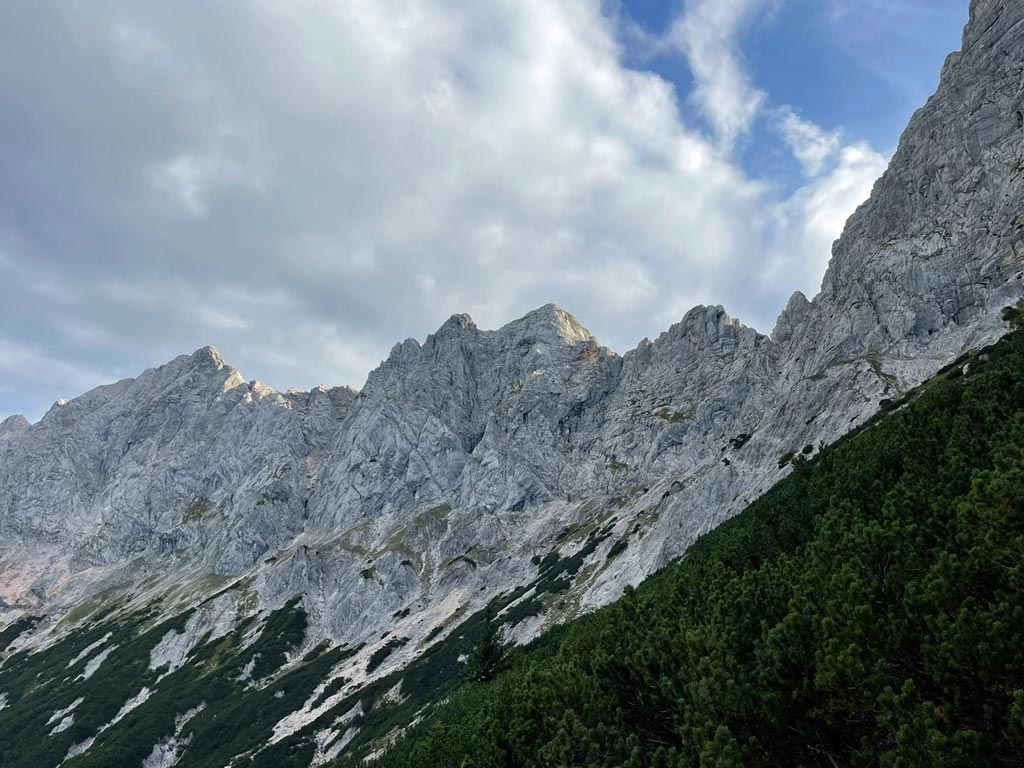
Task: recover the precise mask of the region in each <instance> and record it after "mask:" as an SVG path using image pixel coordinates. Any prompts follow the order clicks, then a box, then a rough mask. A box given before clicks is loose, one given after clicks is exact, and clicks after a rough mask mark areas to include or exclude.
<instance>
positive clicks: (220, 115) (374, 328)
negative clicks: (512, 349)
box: [0, 0, 968, 420]
mask: <svg viewBox="0 0 1024 768" xmlns="http://www.w3.org/2000/svg"><path fill="white" fill-rule="evenodd" d="M967 6H968V2H967V0H662V1H660V2H657V1H655V0H605V1H604V2H601V1H600V0H489V1H488V2H486V3H482V2H479V1H478V0H213V1H212V2H210V1H207V0H180V2H174V3H168V2H165V1H164V0H131V1H130V2H129V1H127V0H125V1H123V2H115V1H114V0H88V2H86V1H85V0H31V1H30V0H14V1H13V2H7V3H2V4H0V419H2V418H3V417H5V416H7V415H9V414H12V413H24V414H25V415H27V416H28V417H29V419H30V420H37V419H38V418H40V417H41V416H42V415H43V413H45V411H46V410H47V409H48V408H49V407H50V405H51V404H52V403H53V402H54V401H55V400H57V399H59V398H64V399H70V398H72V397H74V396H77V395H78V394H81V393H82V392H84V391H86V390H88V389H90V388H92V387H94V386H97V385H99V384H102V383H107V382H110V381H115V380H118V379H121V378H125V377H128V376H135V375H138V373H140V372H141V371H142V370H144V369H145V368H148V367H152V366H155V365H159V364H161V363H163V362H166V361H167V360H169V359H171V358H172V357H174V356H176V355H179V354H184V353H189V352H191V351H193V350H194V349H197V348H199V347H201V346H204V345H207V344H212V345H213V346H216V347H217V348H218V349H219V350H220V352H221V354H222V355H223V356H224V358H225V359H226V360H227V361H228V362H230V363H231V364H232V365H235V366H236V367H238V368H239V369H241V371H242V372H243V374H244V375H246V376H247V377H249V378H256V379H259V380H261V381H263V382H265V383H267V384H269V385H271V386H274V387H276V388H279V389H282V390H283V389H287V388H290V387H293V386H297V387H300V388H303V389H307V388H309V387H312V386H316V385H318V384H325V385H328V386H334V385H341V384H349V385H352V386H355V387H359V386H361V385H362V383H363V382H364V380H365V378H366V375H367V373H368V372H369V371H370V370H372V369H373V368H375V367H376V366H377V365H378V364H379V362H380V361H381V360H382V359H383V358H385V357H386V356H387V354H388V352H389V350H390V348H391V346H392V345H393V344H394V343H395V342H397V341H401V340H403V339H405V338H408V337H414V338H418V339H421V340H422V339H423V338H424V337H425V336H426V335H427V334H429V333H431V332H432V331H434V330H435V329H436V328H438V327H439V326H440V325H441V324H442V323H443V322H444V320H445V319H446V318H447V317H449V316H450V315H451V314H454V313H457V312H468V313H469V314H470V315H471V316H472V317H473V318H474V320H475V321H476V323H477V324H478V325H479V326H480V327H481V328H496V327H499V326H501V325H502V324H504V323H506V322H508V321H510V320H513V319H515V318H516V317H519V316H521V315H523V314H525V313H526V312H528V311H529V310H531V309H534V308H536V307H539V306H541V305H543V304H546V303H548V302H555V303H557V304H558V305H560V306H562V307H563V308H565V309H566V310H568V311H569V312H571V313H573V314H574V315H575V316H576V317H577V318H578V319H579V320H580V322H581V323H583V324H584V325H585V326H587V327H588V328H589V329H590V330H591V331H592V332H593V333H594V334H595V335H596V336H597V338H598V339H599V340H600V341H601V342H602V343H603V344H606V345H607V346H609V347H610V348H612V349H614V350H616V351H618V352H625V351H627V350H628V349H630V348H632V347H634V346H635V345H636V344H637V342H638V341H640V340H641V339H642V338H644V337H650V338H654V337H655V336H657V335H658V334H659V333H660V332H661V331H663V330H665V329H666V328H667V327H668V326H669V325H671V324H672V323H674V322H677V321H678V320H679V319H680V318H681V317H682V316H683V315H684V314H685V313H686V311H687V310H689V309H690V308H691V307H693V306H695V305H697V304H722V305H724V306H725V307H726V309H727V310H728V311H729V312H730V314H732V315H733V316H734V317H738V318H740V319H741V320H743V321H744V322H745V323H747V324H748V325H752V326H753V327H755V328H757V329H759V330H760V331H762V332H764V333H769V332H770V331H771V328H772V326H773V325H774V322H775V319H776V317H777V316H778V313H779V312H780V311H781V309H782V308H783V306H784V305H785V303H786V301H787V299H788V297H789V296H790V295H791V294H792V293H793V292H794V291H796V290H802V291H804V292H805V293H806V294H807V295H808V296H813V295H814V294H815V293H816V292H817V290H818V287H819V285H820V282H821V278H822V276H823V274H824V271H825V269H826V267H827V264H828V259H829V255H830V248H831V243H832V242H833V241H834V240H835V238H836V237H838V236H839V234H840V233H841V231H842V227H843V223H844V221H845V220H846V218H847V217H848V215H849V214H850V213H852V212H853V210H854V209H855V208H856V206H857V205H858V204H860V203H861V202H863V201H864V200H865V199H866V198H867V196H868V194H869V193H870V190H871V185H872V183H873V182H874V180H875V179H876V178H877V177H878V176H879V175H880V174H881V173H882V172H883V170H884V169H885V165H886V163H887V161H888V158H890V157H891V155H892V153H893V152H894V151H895V148H896V146H897V142H898V140H899V136H900V133H901V132H902V130H903V128H904V126H905V125H906V122H907V120H908V119H909V118H910V116H911V114H912V113H913V111H914V110H915V109H916V108H917V107H919V106H921V105H922V104H923V103H924V101H925V100H926V99H927V98H928V96H929V95H930V94H931V93H932V91H933V90H934V88H935V86H936V85H937V83H938V76H939V71H940V68H941V66H942V63H943V60H944V58H945V56H946V55H947V54H948V53H949V52H951V51H953V50H956V49H957V48H959V45H960V34H961V30H962V27H963V24H964V23H965V22H966V19H967V12H968V8H967Z"/></svg>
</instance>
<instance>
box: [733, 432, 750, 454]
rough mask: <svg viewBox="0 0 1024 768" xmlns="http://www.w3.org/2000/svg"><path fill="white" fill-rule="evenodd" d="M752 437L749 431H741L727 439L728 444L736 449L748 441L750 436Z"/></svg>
mask: <svg viewBox="0 0 1024 768" xmlns="http://www.w3.org/2000/svg"><path fill="white" fill-rule="evenodd" d="M752 437H753V435H751V434H750V433H748V432H743V433H741V434H739V435H736V437H734V438H732V439H731V440H730V441H729V445H731V446H732V447H733V449H734V450H737V451H738V450H739V449H740V448H742V447H743V446H744V445H746V444H747V443H749V442H750V438H752Z"/></svg>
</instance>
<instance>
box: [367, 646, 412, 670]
mask: <svg viewBox="0 0 1024 768" xmlns="http://www.w3.org/2000/svg"><path fill="white" fill-rule="evenodd" d="M408 642H409V638H408V637H393V638H391V640H389V641H388V642H387V643H385V644H384V645H382V646H381V647H380V648H378V649H377V650H376V651H374V652H373V653H371V654H370V660H369V661H368V662H367V664H366V674H370V673H371V672H373V671H374V670H375V669H377V667H379V666H380V665H381V664H383V663H384V661H385V659H387V657H388V656H390V655H391V654H392V652H393V651H395V650H396V649H397V648H401V647H402V646H403V645H405V644H406V643H408Z"/></svg>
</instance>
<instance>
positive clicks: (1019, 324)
mask: <svg viewBox="0 0 1024 768" xmlns="http://www.w3.org/2000/svg"><path fill="white" fill-rule="evenodd" d="M1003 321H1004V322H1006V323H1008V324H1009V326H1010V330H1011V331H1014V332H1015V333H1017V334H1018V337H1017V341H1018V342H1019V341H1024V336H1020V335H1019V334H1020V333H1022V332H1024V299H1022V300H1021V301H1018V302H1017V303H1016V304H1015V305H1014V306H1012V307H1005V308H1004V309H1003Z"/></svg>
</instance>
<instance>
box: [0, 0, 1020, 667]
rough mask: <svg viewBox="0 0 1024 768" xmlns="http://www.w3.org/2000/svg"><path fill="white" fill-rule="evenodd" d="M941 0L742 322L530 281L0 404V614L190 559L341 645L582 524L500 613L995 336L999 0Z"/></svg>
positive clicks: (420, 616)
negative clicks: (273, 380) (378, 339)
mask: <svg viewBox="0 0 1024 768" xmlns="http://www.w3.org/2000/svg"><path fill="white" fill-rule="evenodd" d="M971 14H972V21H971V23H970V25H969V26H968V27H967V29H966V31H965V36H964V46H963V50H962V51H961V52H960V53H957V54H953V55H952V56H951V57H950V58H949V60H948V62H947V64H946V66H945V68H944V70H943V73H942V80H941V84H940V86H939V89H938V91H937V93H936V94H935V96H933V97H932V99H931V100H929V102H928V104H927V105H926V106H925V107H923V108H922V109H921V110H920V111H919V112H918V113H917V114H916V115H915V116H914V118H913V120H912V121H911V124H910V126H909V127H908V129H907V131H906V134H905V135H904V137H903V140H902V141H901V143H900V147H899V150H898V151H897V153H896V155H895V157H894V158H893V161H892V165H891V167H890V168H889V170H888V171H887V172H886V174H885V175H884V176H883V177H882V178H881V179H880V180H879V181H878V183H877V184H876V186H875V189H874V192H873V194H872V196H871V199H870V200H869V201H868V202H867V203H865V204H864V205H863V206H862V207H861V208H860V209H859V210H858V211H857V212H856V213H855V214H854V216H853V217H852V218H851V219H850V221H849V223H848V224H847V228H846V231H845V233H844V235H843V237H842V238H841V239H840V240H839V241H838V242H837V243H836V245H835V248H834V253H833V258H832V261H831V264H830V266H829V269H828V273H827V274H826V276H825V279H824V283H823V286H822V290H821V293H820V294H819V295H818V296H817V297H815V298H814V299H813V300H808V299H807V298H806V297H804V296H803V295H802V294H796V295H794V296H793V298H792V299H791V300H790V302H789V304H788V305H787V307H786V308H785V310H784V311H783V312H782V314H781V315H780V317H779V320H778V323H777V325H776V328H775V329H774V331H773V333H772V334H771V336H770V337H768V336H763V335H761V334H759V333H757V332H756V331H754V330H753V329H751V328H748V327H745V326H744V325H742V324H741V323H739V322H738V321H736V320H733V319H732V318H730V317H729V315H728V314H727V313H726V312H725V310H724V309H723V308H722V307H697V308H695V309H693V310H691V311H690V312H689V313H688V314H687V315H686V316H685V317H684V318H683V319H682V320H681V321H680V322H679V323H678V324H676V325H674V326H673V327H672V328H670V329H669V330H667V331H666V332H665V333H663V334H661V336H660V337H659V338H658V339H656V340H654V341H653V342H652V341H644V342H643V343H641V344H640V345H639V346H638V347H637V349H635V350H632V351H630V352H627V353H626V354H625V355H622V356H621V357H620V356H619V355H617V354H615V353H614V352H611V351H610V350H608V349H606V348H604V347H602V346H600V344H599V343H598V342H597V341H596V340H595V339H594V338H593V337H592V336H591V334H590V333H589V332H588V331H587V330H586V329H585V328H583V327H582V326H581V325H580V324H579V323H578V322H576V320H575V319H573V318H572V317H571V316H570V315H568V314H567V313H566V312H564V311H562V310H561V309H559V308H557V307H554V306H552V305H549V306H546V307H542V308H540V309H538V310H536V311H534V312H531V313H530V314H528V315H526V316H525V317H523V318H521V319H519V320H517V321H515V322H513V323H510V324H509V325H507V326H505V327H503V328H501V329H499V330H496V331H482V330H480V329H479V328H477V327H476V326H475V325H474V323H473V321H472V320H471V319H470V318H469V317H468V316H465V315H456V316H454V317H452V318H451V319H450V320H449V321H448V322H446V323H445V324H444V325H443V326H442V327H441V328H440V329H438V331H437V332H436V333H435V334H433V335H432V336H429V337H428V338H427V339H426V341H425V342H423V343H422V344H420V343H418V342H416V341H414V340H411V339H410V340H408V341H405V342H403V343H401V344H397V345H396V346H395V347H394V349H393V350H392V352H391V354H390V356H389V357H388V359H387V360H386V361H385V362H384V363H382V364H381V366H380V367H379V368H378V369H377V370H376V371H374V372H373V373H372V374H371V375H370V377H369V380H368V381H367V384H366V387H365V388H364V389H363V391H362V392H359V393H356V392H354V391H352V390H349V389H343V388H339V389H330V390H325V389H318V390H314V391H312V392H305V393H299V392H289V393H279V392H275V391H273V390H271V389H269V388H267V387H264V386H262V385H260V384H259V383H258V382H246V381H245V380H244V379H243V377H242V376H241V374H239V372H238V371H236V370H234V369H233V368H231V367H230V366H228V365H226V364H225V363H224V361H223V360H221V359H220V357H219V355H217V353H216V352H215V351H214V350H212V349H209V348H207V349H203V350H199V351H198V352H196V353H194V354H193V355H191V356H187V357H180V358H177V359H175V360H172V361H171V362H170V363H168V364H167V365H165V366H162V367H160V368H157V369H153V370H150V371H146V372H145V373H143V374H142V375H141V376H140V377H138V378H137V379H134V380H126V381H122V382H119V383H117V384H113V385H110V386H107V387H101V388H99V389H96V390H94V391H92V392H90V393H87V394H86V395H83V396H82V397H80V398H78V399H76V400H73V401H71V402H69V403H58V404H56V405H55V406H54V407H53V408H52V409H51V410H50V412H48V413H47V414H46V416H45V417H44V418H43V419H42V420H41V421H40V422H39V423H38V424H34V425H29V424H28V423H27V422H26V421H25V420H24V419H20V418H18V417H12V418H11V419H8V420H6V421H4V422H3V423H2V424H0V568H3V569H5V570H4V576H3V577H0V578H3V579H4V581H5V586H4V588H3V589H2V590H0V612H2V611H3V610H4V609H6V610H9V611H10V610H22V609H25V610H28V609H31V610H33V611H35V612H39V611H40V610H43V611H50V612H52V613H53V614H54V615H57V614H59V612H60V611H62V610H64V609H66V608H67V607H69V606H71V605H74V604H75V603H76V602H77V601H81V600H83V599H85V598H86V597H88V596H89V595H91V594H94V593H95V592H96V590H98V589H99V588H101V587H108V586H110V585H111V584H115V585H118V586H120V587H123V588H125V589H129V590H130V589H132V588H136V587H137V585H138V584H139V583H140V582H141V581H142V577H143V576H145V577H152V578H156V579H158V580H162V581H160V583H161V584H163V585H164V588H169V586H168V585H171V584H174V583H175V582H176V581H182V580H183V579H185V578H186V577H188V578H194V577H196V576H197V575H199V574H203V573H206V572H209V571H215V572H217V573H219V574H222V575H232V576H236V575H245V576H246V579H247V582H246V583H247V584H250V585H251V588H252V589H253V590H255V592H256V593H257V594H258V595H259V597H260V599H261V601H262V602H263V603H264V604H266V605H279V604H280V603H281V602H283V601H284V600H287V599H288V598H290V597H291V596H292V595H294V594H297V593H301V594H303V595H304V596H305V603H306V605H307V608H308V610H309V611H310V613H311V615H312V616H313V617H314V620H315V621H314V628H313V633H314V634H317V635H318V636H329V637H330V638H331V639H333V640H335V641H338V642H348V641H360V642H361V641H370V644H369V645H368V646H367V650H366V652H367V653H369V652H371V651H372V650H373V648H374V645H373V643H375V642H378V643H379V642H380V641H379V640H377V638H379V637H380V634H381V632H382V631H383V630H395V631H401V633H402V634H403V636H407V637H410V638H412V639H414V640H419V639H421V638H422V636H423V635H425V634H426V632H427V631H428V630H429V629H430V628H431V627H432V626H436V624H437V619H438V618H441V619H443V618H445V617H446V616H449V615H451V614H454V613H457V610H458V608H459V607H460V606H470V607H476V606H479V605H481V604H482V603H483V602H484V601H486V600H487V599H489V598H490V597H491V596H494V595H495V594H498V593H500V592H504V591H508V590H510V589H512V588H514V587H517V586H520V585H523V584H527V583H529V582H530V581H532V580H533V579H534V578H535V577H536V575H537V567H536V565H535V558H536V557H537V556H538V555H539V556H544V555H545V554H548V553H549V552H552V551H556V550H557V551H559V552H561V553H562V554H563V555H568V554H571V553H573V552H576V551H579V550H580V548H581V547H583V546H584V543H585V540H586V536H587V535H588V532H593V531H594V530H596V529H597V528H600V529H601V530H602V531H604V534H603V536H602V538H601V541H600V543H599V545H598V546H596V548H594V549H593V550H592V551H591V552H590V553H589V554H588V556H587V557H586V559H585V563H584V565H583V566H582V567H581V568H580V569H579V571H578V572H577V573H576V575H575V578H574V580H573V583H572V587H571V589H570V590H569V591H568V593H566V594H565V595H562V596H561V597H559V598H558V599H557V600H555V599H550V600H549V599H546V598H545V601H544V603H545V607H546V609H547V611H546V613H542V614H541V615H539V616H535V617H532V618H529V619H527V620H525V621H523V622H521V623H519V624H517V625H515V626H512V625H511V624H510V626H509V627H508V628H507V632H508V634H509V636H510V637H513V638H516V639H523V638H527V637H530V636H533V635H534V634H536V633H537V632H538V631H539V630H540V629H541V628H542V627H543V626H544V625H545V624H546V623H548V622H551V621H556V620H560V619H564V618H566V617H567V616H571V615H573V614H574V613H576V612H578V611H581V610H586V609H588V608H590V607H593V606H596V605H600V604H602V603H605V602H607V601H609V600H612V599H614V598H615V597H617V596H618V595H619V594H620V593H621V591H622V590H623V589H624V587H625V586H626V585H628V584H635V583H637V582H638V581H639V580H641V579H643V578H644V577H645V576H647V575H649V574H650V573H651V572H653V571H654V570H656V569H657V568H659V567H661V566H662V565H664V564H665V563H666V562H667V561H668V560H670V559H671V558H673V557H675V556H677V555H679V554H680V553H682V552H683V551H684V550H685V549H686V547H687V546H688V545H689V544H690V543H691V542H692V541H693V540H694V538H695V537H696V536H697V535H699V534H700V533H702V532H703V531H705V530H707V529H708V528H710V527H712V526H713V525H715V524H717V523H718V522H720V521H721V520H723V519H725V518H726V517H728V516H729V515H732V514H734V513H736V512H738V511H739V510H740V509H742V508H743V506H744V505H745V504H746V503H747V502H749V501H750V500H752V499H753V498H754V497H756V496H757V495H758V494H759V493H761V492H763V491H764V490H765V489H766V488H767V487H769V486H770V485H771V484H772V483H774V482H775V481H776V480H777V479H778V478H779V477H780V476H781V475H782V474H783V473H784V472H786V471H787V469H786V468H785V467H782V468H780V460H781V459H783V458H784V457H785V456H786V455H787V454H790V453H792V452H800V451H802V450H805V448H806V449H807V450H811V451H813V450H814V449H815V446H817V445H818V444H819V443H820V442H821V441H826V442H827V441H831V440H834V439H836V438H837V437H839V436H840V435H842V434H843V433H845V432H846V431H848V430H849V429H850V428H851V427H852V426H854V425H855V424H856V423H858V422H860V421H862V420H864V419H865V418H867V417H868V416H870V415H871V414H873V413H874V412H875V411H876V410H877V408H878V405H879V401H880V400H881V399H882V398H886V397H893V396H894V395H896V394H898V393H899V392H900V391H903V390H905V389H906V388H908V387H910V386H913V385H915V384H917V383H918V382H920V381H921V380H923V379H924V378H926V377H927V376H928V375H930V374H931V373H933V372H934V371H935V370H936V369H938V368H939V367H941V366H942V365H944V364H946V363H948V362H949V361H951V360H952V359H955V358H956V357H957V356H958V355H959V354H961V353H962V352H964V351H966V350H968V349H971V348H974V347H977V346H979V345H981V344H983V343H986V342H988V341H991V340H993V339H994V338H996V337H997V336H998V335H999V334H1001V333H1002V324H1001V322H1000V320H999V312H1000V310H1001V309H1002V307H1004V306H1006V305H1008V304H1011V303H1013V302H1015V301H1016V300H1018V299H1019V298H1020V297H1021V296H1022V295H1024V282H1022V272H1024V213H1022V211H1024V188H1022V184H1024V116H1022V114H1024V4H1020V3H1012V2H996V1H995V0H989V1H987V2H986V1H985V0H975V2H974V3H972V8H971ZM613 546H614V547H615V552H614V554H613V553H612V548H613ZM623 547H624V548H623ZM610 555H612V556H610ZM540 597H542V596H540ZM399 616H400V617H401V618H396V617H399ZM426 617H430V620H429V621H428V620H426ZM396 624H400V625H401V626H400V627H397V628H396V626H395V625H396ZM408 647H409V648H410V649H412V648H415V647H416V643H410V644H409V646H408ZM410 652H411V651H410ZM402 660H403V656H402V654H396V655H395V656H394V657H393V659H390V660H389V662H388V665H393V664H399V663H401V662H402ZM388 665H385V666H384V668H382V671H387V668H388Z"/></svg>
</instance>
